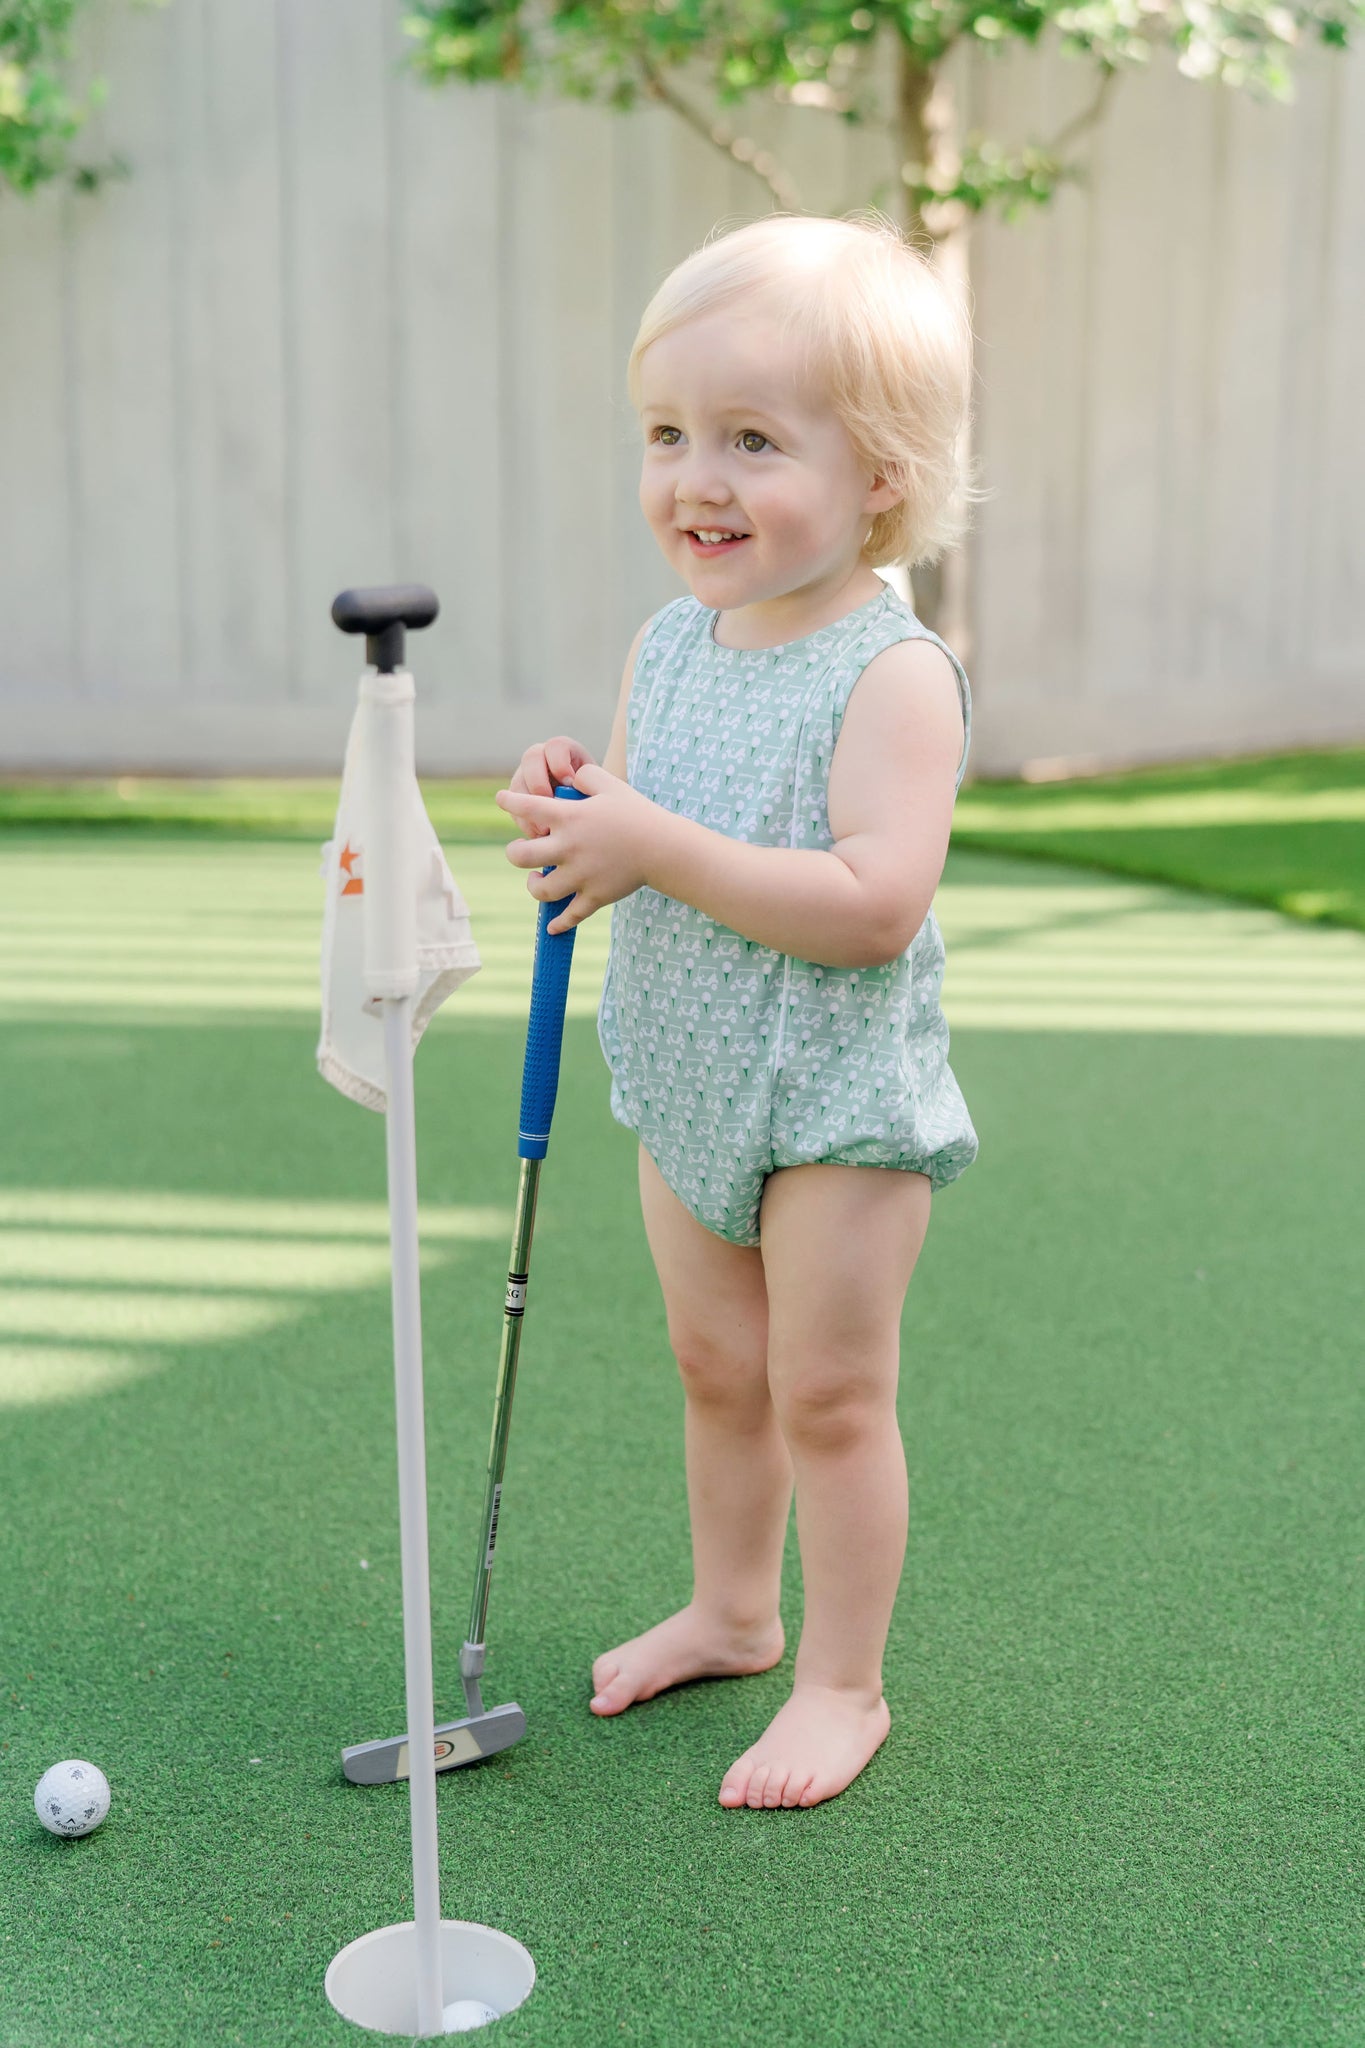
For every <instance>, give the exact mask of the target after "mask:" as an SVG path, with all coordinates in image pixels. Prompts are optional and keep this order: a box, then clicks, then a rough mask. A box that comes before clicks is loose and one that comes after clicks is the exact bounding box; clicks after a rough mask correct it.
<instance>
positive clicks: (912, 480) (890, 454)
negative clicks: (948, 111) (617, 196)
mask: <svg viewBox="0 0 1365 2048" xmlns="http://www.w3.org/2000/svg"><path fill="white" fill-rule="evenodd" d="M755 299H758V300H760V301H761V302H762V304H763V306H764V307H765V308H775V310H776V311H777V312H778V313H780V315H781V317H782V327H781V332H782V337H783V340H784V342H785V341H786V340H787V339H788V338H789V337H791V336H792V335H795V336H796V338H797V341H798V345H799V346H800V347H801V350H802V353H801V358H800V366H801V370H802V373H803V374H804V375H805V376H806V377H808V378H810V379H811V380H812V381H813V382H814V383H815V384H816V386H817V387H818V388H820V389H822V390H823V392H824V394H825V396H826V398H827V400H828V403H829V406H830V409H831V410H832V411H833V412H834V414H835V415H836V417H837V418H838V419H839V421H840V422H841V424H842V425H843V428H844V430H845V432H846V433H847V435H848V437H849V440H850V442H851V443H852V445H853V448H854V451H855V453H856V455H857V459H858V462H859V464H860V466H861V467H862V468H863V469H865V470H866V471H867V472H868V474H869V475H870V476H873V477H883V478H885V479H886V480H887V482H889V483H892V484H894V485H896V486H897V488H898V489H899V490H900V491H901V492H902V493H903V495H902V496H901V498H900V499H899V500H898V501H897V503H895V504H894V505H891V506H888V507H887V508H886V510H884V511H882V512H878V513H875V514H874V515H873V518H872V528H871V531H870V533H869V534H868V537H867V539H866V541H865V542H864V544H863V549H862V555H863V559H864V561H866V562H867V563H868V564H869V566H871V567H877V566H879V565H881V564H884V563H901V564H903V565H904V566H906V567H907V568H913V567H914V565H915V564H916V563H917V562H924V563H932V562H936V561H937V560H938V559H939V557H940V555H942V554H943V553H944V551H945V550H946V549H947V548H949V547H951V546H953V545H954V544H955V543H956V542H957V541H958V540H959V539H960V538H961V537H962V535H963V534H964V533H965V532H966V530H967V528H968V526H969V524H970V511H969V506H970V503H971V502H972V501H974V500H976V499H978V498H981V497H985V496H987V495H989V494H988V493H986V492H983V491H978V490H977V489H976V488H975V484H974V481H973V477H972V470H973V468H974V465H973V464H972V463H970V462H968V461H967V460H966V459H964V457H963V455H962V453H961V444H962V438H963V432H964V429H965V427H966V426H967V423H968V421H969V420H970V418H971V395H972V324H971V315H970V312H969V311H968V309H967V307H966V306H965V305H963V304H962V303H961V302H960V301H959V299H958V298H957V296H956V294H955V293H954V292H953V291H951V290H950V288H949V287H948V286H947V285H946V284H945V283H944V281H943V279H942V278H941V277H940V276H939V274H938V272H937V271H936V270H935V268H934V267H933V265H932V264H931V263H930V261H929V260H928V258H927V257H926V256H925V255H923V254H922V253H921V252H920V251H919V250H918V249H917V248H916V247H915V245H914V243H913V242H912V241H911V240H910V239H909V237H908V236H907V235H906V234H904V233H903V231H902V230H901V229H900V228H899V227H898V226H897V224H896V222H895V221H893V220H892V219H891V218H890V217H889V215H887V214H884V213H882V212H880V211H879V210H878V209H877V208H876V207H871V206H867V207H858V208H857V209H855V210H854V211H853V212H852V213H847V214H844V215H843V216H842V218H840V219H837V220H836V219H833V218H831V217H829V216H827V215H822V214H788V213H774V214H769V215H765V216H764V218H763V219H761V220H755V221H749V222H747V223H746V224H744V225H743V226H740V227H733V228H729V227H726V226H725V224H724V223H721V224H719V225H718V226H717V227H716V228H713V229H712V231H711V233H710V234H709V235H708V236H707V238H706V240H705V241H704V242H703V243H702V245H701V247H700V248H698V249H694V250H693V252H692V254H691V255H690V256H687V257H685V258H684V259H683V261H682V262H681V263H679V264H678V265H677V266H676V267H675V268H674V269H673V270H671V271H670V272H669V274H668V276H667V277H666V278H665V279H664V281H663V283H662V284H661V285H660V286H659V288H658V290H657V291H656V292H655V294H654V296H653V298H652V299H651V300H650V302H649V304H648V305H647V306H646V307H645V310H644V314H643V316H642V318H641V321H640V327H639V332H638V333H637V334H636V337H635V342H634V345H633V347H632V348H631V351H630V360H629V363H628V364H627V368H626V384H627V389H628V391H629V393H630V401H631V404H632V405H633V406H634V407H635V410H636V412H637V413H638V412H639V410H640V358H641V356H642V355H643V354H644V352H645V350H646V349H647V348H648V347H649V345H650V343H651V342H652V341H657V340H658V339H659V337H660V336H661V335H664V334H667V333H669V332H670V331H671V330H672V329H673V328H675V327H680V326H681V325H682V324H683V322H684V321H686V320H692V319H695V318H696V317H697V316H698V315H699V314H701V313H707V312H712V311H714V310H716V309H717V308H719V307H722V306H727V305H735V306H737V307H740V308H742V307H743V306H744V304H745V302H746V301H753V300H755Z"/></svg>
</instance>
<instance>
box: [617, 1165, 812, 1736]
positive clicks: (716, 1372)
mask: <svg viewBox="0 0 1365 2048" xmlns="http://www.w3.org/2000/svg"><path fill="white" fill-rule="evenodd" d="M640 1203H641V1207H642V1209H643V1212H644V1219H645V1232H646V1235H647V1236H648V1238H649V1246H650V1250H651V1252H652V1253H653V1255H654V1263H655V1266H656V1268H657V1270H658V1274H659V1284H660V1286H661V1287H662V1289H663V1295H664V1305H665V1307H666V1308H667V1310H668V1334H669V1340H670V1342H671V1344H672V1346H673V1350H674V1353H675V1355H676V1357H677V1361H678V1369H679V1371H680V1373H681V1374H682V1379H683V1385H684V1388H685V1390H686V1394H687V1409H686V1421H685V1439H686V1446H687V1493H688V1504H689V1507H690V1510H691V1518H692V1566H693V1590H692V1598H691V1600H690V1601H689V1603H688V1605H687V1606H686V1607H684V1608H682V1609H680V1610H679V1612H678V1613H676V1614H673V1615H670V1616H669V1617H668V1619H667V1620H666V1621H661V1622H659V1623H658V1624H657V1625H656V1626H655V1627H654V1628H651V1629H649V1630H647V1631H646V1633H645V1634H644V1635H640V1636H635V1637H634V1638H633V1639H632V1640H631V1641H630V1642H628V1643H622V1644H621V1645H620V1646H619V1647H618V1648H617V1649H615V1650H608V1651H606V1652H605V1653H604V1654H603V1655H602V1656H600V1657H599V1658H598V1659H597V1661H596V1663H595V1664H594V1665H593V1668H592V1675H593V1685H594V1687H595V1696H594V1698H593V1700H592V1707H593V1710H594V1712H595V1713H599V1714H617V1713H620V1711H621V1709H622V1708H623V1707H627V1706H629V1705H630V1703H631V1701H632V1700H641V1699H651V1698H652V1697H653V1695H654V1694H655V1693H657V1692H662V1691H663V1689H664V1688H665V1686H669V1685H679V1684H681V1683H682V1682H683V1680H684V1679H689V1678H701V1677H706V1676H713V1677H736V1676H739V1675H740V1674H741V1673H744V1672H751V1671H766V1670H768V1669H769V1667H770V1666H771V1665H773V1664H776V1662H777V1661H778V1659H779V1657H780V1656H781V1655H782V1652H783V1649H784V1647H785V1639H784V1636H783V1632H782V1622H781V1617H780V1616H779V1614H778V1595H779V1591H780V1587H781V1576H782V1549H783V1543H784V1541H785V1538H786V1533H787V1517H788V1514H789V1512H790V1509H791V1496H792V1465H791V1458H790V1456H789V1454H788V1451H787V1446H786V1443H785V1440H784V1438H783V1435H782V1431H781V1429H780V1427H779V1425H778V1420H777V1416H776V1413H775V1411H774V1409H773V1404H772V1399H771V1397H770V1395H769V1392H768V1295H767V1283H766V1281H765V1279H764V1273H763V1258H762V1254H761V1253H760V1252H759V1251H758V1249H757V1247H754V1248H753V1249H750V1248H748V1247H746V1246H743V1245H734V1244H729V1243H727V1242H726V1241H725V1239H724V1238H720V1237H717V1236H716V1235H715V1234H714V1232H712V1231H709V1230H706V1229H705V1228H704V1227H703V1226H702V1225H701V1224H700V1223H698V1222H697V1220H696V1218H695V1217H694V1216H693V1215H692V1214H691V1213H690V1212H689V1210H688V1209H687V1208H686V1207H685V1206H684V1204H683V1203H682V1202H680V1201H679V1200H678V1198H677V1196H676V1195H675V1194H674V1193H673V1192H672V1190H671V1189H670V1188H669V1187H668V1186H667V1185H666V1183H665V1182H664V1179H663V1177H662V1175H661V1174H660V1172H659V1169H658V1167H657V1166H656V1165H655V1164H654V1161H653V1160H652V1159H651V1158H650V1156H649V1154H648V1153H647V1152H646V1151H645V1149H644V1147H643V1146H641V1148H640Z"/></svg>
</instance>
